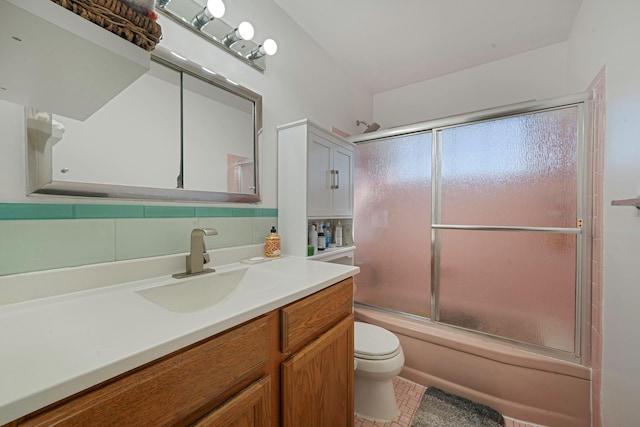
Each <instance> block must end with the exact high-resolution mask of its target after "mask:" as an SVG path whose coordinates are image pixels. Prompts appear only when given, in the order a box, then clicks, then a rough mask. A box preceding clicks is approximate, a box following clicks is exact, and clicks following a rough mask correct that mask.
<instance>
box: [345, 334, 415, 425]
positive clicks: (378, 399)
mask: <svg viewBox="0 0 640 427" xmlns="http://www.w3.org/2000/svg"><path fill="white" fill-rule="evenodd" d="M354 341H355V345H354V350H355V351H354V353H355V367H356V370H355V413H356V415H358V416H361V417H364V418H368V419H372V420H379V421H391V420H393V419H394V418H396V417H397V416H398V415H399V411H398V404H397V403H396V397H395V394H394V391H393V381H392V380H393V378H394V377H395V376H396V375H398V374H399V373H400V371H401V370H402V367H403V366H404V353H403V352H402V347H401V346H400V340H398V337H396V336H395V335H394V334H393V333H391V332H389V331H387V330H386V329H384V328H381V327H379V326H375V325H371V324H368V323H363V322H355V332H354Z"/></svg>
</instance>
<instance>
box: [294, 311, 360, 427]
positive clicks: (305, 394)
mask: <svg viewBox="0 0 640 427" xmlns="http://www.w3.org/2000/svg"><path fill="white" fill-rule="evenodd" d="M353 330H354V326H353V315H349V317H347V318H345V319H344V320H342V321H341V322H340V323H338V324H337V325H336V326H334V327H333V328H332V329H330V330H329V331H327V332H325V333H324V334H322V335H321V336H320V337H318V338H317V339H316V340H315V341H312V342H311V343H310V344H309V345H307V346H306V347H303V348H302V350H300V351H299V352H297V353H295V354H294V355H293V356H291V357H290V358H289V359H287V360H286V361H285V362H283V364H282V421H283V426H284V427H299V426H305V427H325V426H336V427H337V426H350V427H352V426H353V421H354V419H353V360H354V359H353Z"/></svg>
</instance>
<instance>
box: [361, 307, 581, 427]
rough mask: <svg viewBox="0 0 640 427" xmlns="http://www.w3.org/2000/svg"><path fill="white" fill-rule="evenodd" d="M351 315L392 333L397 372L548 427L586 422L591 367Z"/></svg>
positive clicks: (364, 312) (473, 337)
mask: <svg viewBox="0 0 640 427" xmlns="http://www.w3.org/2000/svg"><path fill="white" fill-rule="evenodd" d="M355 315H356V320H359V321H363V322H367V323H372V324H375V325H378V326H381V327H383V328H385V329H388V330H390V331H392V332H393V333H395V334H396V335H397V336H398V338H399V339H400V343H401V345H402V348H403V350H404V355H405V367H404V369H403V370H402V372H401V373H400V376H401V377H403V378H406V379H408V380H410V381H413V382H416V383H418V384H421V385H423V386H435V387H438V388H441V389H443V390H445V391H448V392H450V393H454V394H457V395H459V396H463V397H465V398H467V399H471V400H474V401H476V402H479V403H483V404H485V405H488V406H491V407H492V408H495V409H496V410H498V411H500V412H501V413H502V414H503V415H505V416H507V417H511V418H516V419H519V420H526V421H528V422H532V423H536V424H541V425H544V426H551V427H555V426H558V427H574V426H575V427H585V426H589V425H591V410H590V398H591V395H590V393H591V379H590V378H591V369H589V368H586V367H584V366H580V365H576V364H572V363H569V362H565V361H562V360H558V359H553V358H550V357H545V356H540V355H537V354H534V353H530V352H527V351H523V350H520V349H516V348H512V347H509V346H508V345H504V344H499V343H495V342H493V341H492V340H491V339H489V338H487V337H484V336H482V335H478V334H473V333H470V332H466V331H462V330H458V329H456V328H450V327H446V326H442V325H438V324H435V323H429V322H424V321H420V320H414V319H412V318H408V317H404V316H401V315H397V314H393V313H388V312H384V311H380V310H375V309H371V308H367V307H364V306H360V305H358V304H356V306H355Z"/></svg>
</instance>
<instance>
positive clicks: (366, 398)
mask: <svg viewBox="0 0 640 427" xmlns="http://www.w3.org/2000/svg"><path fill="white" fill-rule="evenodd" d="M354 387H355V402H354V406H355V413H356V415H358V416H361V417H364V418H368V419H370V420H375V421H392V420H394V419H396V418H397V417H398V415H400V411H399V410H398V403H397V402H396V395H395V392H394V390H393V380H392V378H389V379H388V380H384V381H380V380H376V379H371V378H363V377H358V375H356V376H355V384H354Z"/></svg>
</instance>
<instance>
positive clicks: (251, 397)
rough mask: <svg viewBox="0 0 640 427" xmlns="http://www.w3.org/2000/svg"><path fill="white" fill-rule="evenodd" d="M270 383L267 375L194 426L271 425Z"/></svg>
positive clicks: (248, 426)
mask: <svg viewBox="0 0 640 427" xmlns="http://www.w3.org/2000/svg"><path fill="white" fill-rule="evenodd" d="M270 383H271V382H270V380H269V376H268V375H267V376H265V377H264V378H262V379H261V380H260V381H257V382H255V383H253V384H252V385H250V386H249V387H247V388H246V389H244V390H243V391H241V392H240V393H238V394H237V395H235V396H234V397H233V398H232V399H230V400H229V401H227V402H226V403H224V404H223V405H222V406H220V407H219V408H216V409H214V410H213V411H212V412H210V413H209V414H208V415H205V416H204V417H203V418H201V419H200V420H198V421H197V422H196V423H194V424H192V426H193V427H223V426H224V427H267V426H269V425H271V417H270V414H271V411H270V408H271V402H270V400H269V396H270V393H269V390H270Z"/></svg>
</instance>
